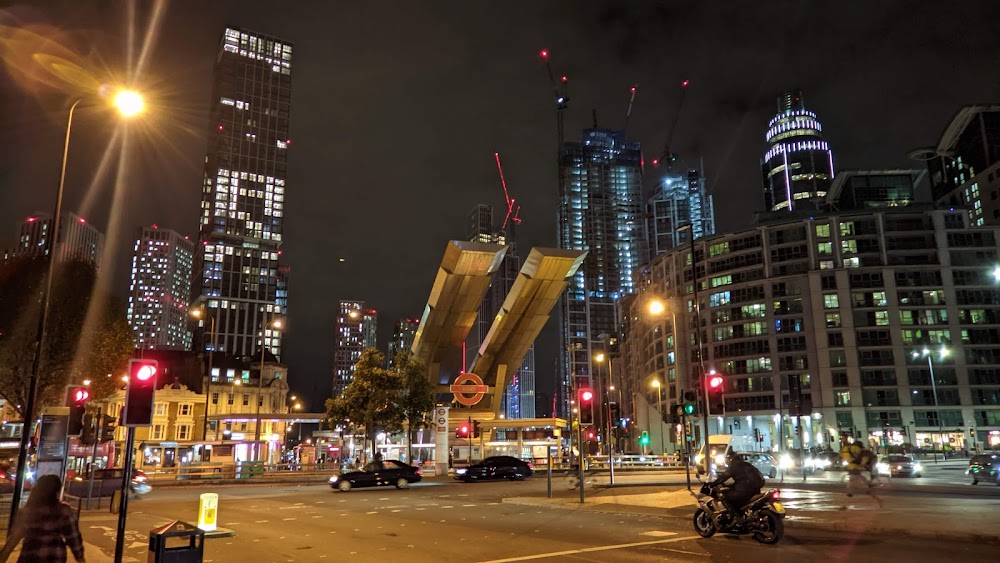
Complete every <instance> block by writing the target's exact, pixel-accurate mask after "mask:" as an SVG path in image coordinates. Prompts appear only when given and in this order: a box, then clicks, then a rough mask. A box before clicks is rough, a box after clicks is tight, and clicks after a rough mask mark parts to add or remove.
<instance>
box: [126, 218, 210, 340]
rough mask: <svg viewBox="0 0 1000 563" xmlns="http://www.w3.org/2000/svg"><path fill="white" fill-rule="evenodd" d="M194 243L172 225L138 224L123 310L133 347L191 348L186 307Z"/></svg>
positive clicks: (188, 296)
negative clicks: (132, 338)
mask: <svg viewBox="0 0 1000 563" xmlns="http://www.w3.org/2000/svg"><path fill="white" fill-rule="evenodd" d="M194 248H195V245H194V243H193V242H192V241H190V240H188V237H186V236H183V235H181V234H180V233H177V232H176V231H171V230H169V229H160V228H158V227H157V226H156V225H153V226H152V227H143V228H140V229H139V233H138V236H137V237H136V241H135V247H134V248H133V254H132V281H131V284H130V285H129V297H128V310H127V311H126V318H127V319H128V324H129V326H131V327H132V333H133V337H134V340H135V346H136V347H137V348H147V349H154V350H190V349H191V330H190V329H189V326H190V325H189V324H188V307H189V305H190V299H191V274H192V271H193V267H194ZM206 345H207V346H208V345H210V343H206Z"/></svg>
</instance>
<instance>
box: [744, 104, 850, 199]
mask: <svg viewBox="0 0 1000 563" xmlns="http://www.w3.org/2000/svg"><path fill="white" fill-rule="evenodd" d="M767 127H768V129H767V134H766V135H765V140H766V141H767V144H768V149H767V152H766V153H765V154H764V158H763V159H762V161H761V167H762V171H763V179H764V207H765V209H768V210H771V211H782V210H785V211H792V210H795V209H813V208H816V207H818V206H819V204H820V202H821V201H822V199H823V198H824V197H825V196H826V194H827V192H828V191H829V189H830V183H831V182H832V181H833V176H834V174H833V153H832V152H831V151H830V146H829V145H828V144H827V143H826V141H824V140H823V126H822V125H821V124H820V122H819V120H818V119H817V117H816V114H815V113H814V112H811V111H808V110H807V109H806V108H805V102H804V101H803V99H802V91H801V90H793V91H791V92H786V93H784V94H782V95H780V96H778V114H777V115H775V116H774V117H773V118H772V119H771V121H770V123H768V125H767Z"/></svg>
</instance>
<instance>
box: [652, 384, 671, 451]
mask: <svg viewBox="0 0 1000 563" xmlns="http://www.w3.org/2000/svg"><path fill="white" fill-rule="evenodd" d="M651 385H652V386H653V387H656V412H657V413H659V415H660V455H663V453H664V452H665V451H666V449H667V448H666V445H665V444H664V442H663V395H662V394H661V391H660V387H661V385H660V380H659V379H654V380H653V383H652V384H651Z"/></svg>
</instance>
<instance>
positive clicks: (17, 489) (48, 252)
mask: <svg viewBox="0 0 1000 563" xmlns="http://www.w3.org/2000/svg"><path fill="white" fill-rule="evenodd" d="M124 92H125V91H124V90H120V91H119V92H118V94H117V95H115V97H114V101H115V104H114V105H115V106H116V107H117V109H118V112H119V114H120V115H121V116H122V117H132V116H134V115H136V114H138V113H140V112H141V111H142V109H143V103H142V96H140V95H139V94H138V93H136V92H134V91H128V92H130V93H129V95H128V96H124V97H122V96H123V93H124ZM119 98H121V102H122V103H118V99H119ZM88 99H89V97H81V98H77V99H76V100H74V101H73V103H72V104H70V106H69V113H68V115H67V117H66V138H65V140H64V141H63V154H62V164H61V166H60V168H59V185H58V187H57V188H56V206H55V211H54V212H53V214H52V227H51V231H49V233H48V236H46V237H45V256H47V257H48V261H49V263H48V271H47V272H46V274H45V285H44V287H43V289H42V295H41V302H42V311H41V313H40V314H39V315H38V331H37V333H36V335H35V350H34V354H33V358H32V362H31V377H30V378H29V381H28V397H27V400H26V401H25V404H24V410H23V411H22V419H23V420H24V429H23V431H22V432H21V443H20V448H19V450H18V454H17V475H16V477H15V479H14V487H13V491H12V492H11V503H10V519H9V520H8V529H9V528H10V527H12V526H13V525H14V519H15V518H16V516H17V511H18V508H19V507H20V505H21V493H22V492H23V491H24V478H25V475H26V470H27V464H28V441H29V439H30V438H31V436H33V433H32V432H31V422H30V421H32V420H34V410H35V394H36V393H37V391H38V374H39V371H40V369H41V363H42V355H43V354H44V351H45V328H46V325H47V324H48V317H49V304H50V301H51V296H52V278H53V277H54V275H55V266H56V260H55V250H56V248H55V245H56V238H57V237H58V234H59V230H60V229H59V223H60V221H61V219H62V200H63V188H64V187H65V185H66V162H67V161H68V160H69V140H70V136H71V134H72V131H73V115H74V113H75V112H76V108H77V106H79V105H80V103H81V102H83V101H84V100H88ZM137 102H138V103H137Z"/></svg>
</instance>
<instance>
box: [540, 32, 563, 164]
mask: <svg viewBox="0 0 1000 563" xmlns="http://www.w3.org/2000/svg"><path fill="white" fill-rule="evenodd" d="M549 57H550V53H549V50H548V49H542V50H541V51H539V53H538V58H539V59H541V61H542V64H544V65H545V72H546V73H547V74H548V76H549V84H550V85H551V86H552V95H553V99H554V100H555V102H556V129H557V130H556V134H557V137H558V140H559V148H558V150H560V151H561V150H562V146H563V139H564V132H563V111H564V110H565V109H566V108H567V107H569V93H568V88H569V78H567V77H566V76H565V75H563V76H560V77H559V80H556V75H555V74H554V73H553V72H552V63H551V62H550V61H549Z"/></svg>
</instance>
